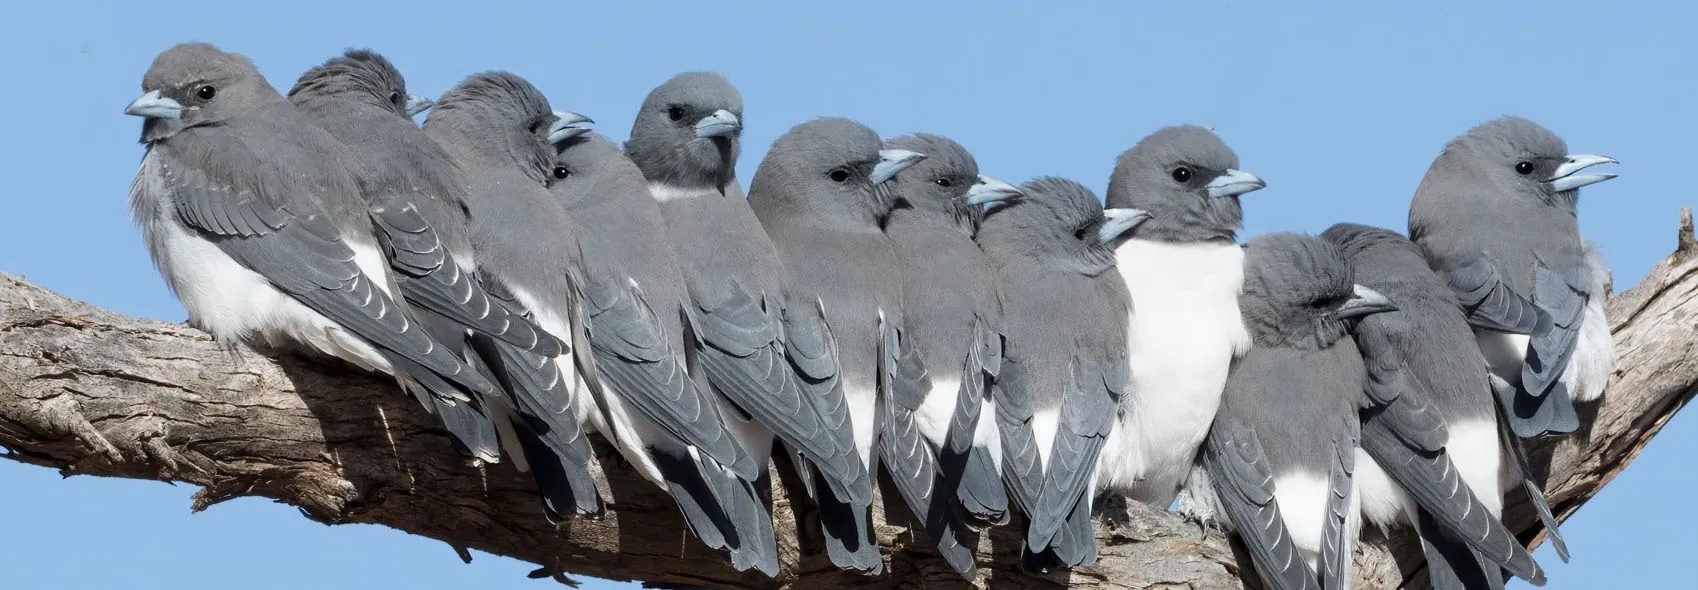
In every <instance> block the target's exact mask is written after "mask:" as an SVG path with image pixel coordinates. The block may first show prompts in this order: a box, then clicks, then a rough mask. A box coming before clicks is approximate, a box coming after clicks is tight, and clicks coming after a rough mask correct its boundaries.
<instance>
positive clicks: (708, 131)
mask: <svg viewBox="0 0 1698 590" xmlns="http://www.w3.org/2000/svg"><path fill="white" fill-rule="evenodd" d="M742 130H743V122H742V121H739V120H737V115H735V114H733V113H732V112H731V111H728V110H725V109H719V110H717V111H714V112H713V114H711V115H708V116H706V117H702V120H700V121H696V137H697V138H706V137H730V136H733V135H736V134H737V132H739V131H742Z"/></svg>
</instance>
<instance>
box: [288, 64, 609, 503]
mask: <svg viewBox="0 0 1698 590" xmlns="http://www.w3.org/2000/svg"><path fill="white" fill-rule="evenodd" d="M408 96H409V95H408V93H407V87H406V81H405V79H404V78H403V77H402V76H401V73H400V71H399V70H397V69H396V68H395V67H394V66H393V65H392V64H390V63H389V61H388V60H387V59H384V58H383V56H381V55H378V54H376V53H373V52H371V51H366V50H350V51H348V52H346V53H345V54H344V55H342V56H339V57H336V58H332V59H330V60H329V61H326V62H325V63H324V64H323V65H321V66H318V67H314V68H312V69H310V70H308V71H307V72H306V73H304V74H302V75H301V77H300V79H298V80H297V81H296V82H295V86H294V88H292V89H291V90H290V91H289V99H290V102H292V103H294V104H295V105H296V107H297V108H298V109H300V111H301V112H302V113H303V114H305V115H306V116H307V118H309V119H311V120H312V121H313V122H314V123H315V124H317V125H318V126H319V127H321V128H323V129H324V130H325V131H328V132H329V133H330V134H331V135H334V136H335V137H336V138H337V139H338V140H340V141H341V142H343V143H344V144H346V145H347V146H348V147H349V148H351V151H352V152H353V153H355V154H357V155H358V165H357V166H354V167H353V171H354V175H355V178H356V180H357V181H358V182H359V185H360V189H361V193H362V194H363V195H364V196H365V198H366V202H367V205H368V206H369V208H370V210H371V215H372V219H373V221H374V222H375V223H376V226H377V227H378V229H379V237H380V238H382V241H383V243H384V245H385V246H386V247H385V251H386V252H389V253H390V256H389V263H390V268H391V269H393V270H394V271H395V272H396V273H397V276H398V277H401V279H402V280H400V281H399V283H400V288H401V292H402V293H403V294H404V295H405V298H406V300H407V301H408V302H410V303H413V304H415V305H417V306H418V316H419V318H420V320H421V321H422V322H423V323H424V325H425V326H426V327H427V328H428V329H429V330H430V332H431V333H432V334H433V335H435V336H436V337H437V338H438V339H439V340H441V341H442V342H444V343H445V344H448V345H450V346H458V347H460V348H461V349H465V348H467V347H470V346H471V344H472V339H473V338H474V336H473V334H471V333H468V331H467V330H468V329H470V330H473V331H475V332H476V335H477V336H476V337H478V338H488V339H490V342H489V343H488V348H489V351H488V354H487V355H485V358H483V359H481V360H482V363H481V365H482V367H483V369H484V370H486V371H488V372H489V373H490V376H491V379H492V380H494V381H496V382H498V383H500V384H501V385H502V386H503V388H504V389H505V390H507V391H508V392H510V395H511V396H512V397H513V398H516V399H524V400H526V401H525V402H524V404H523V406H524V407H526V408H537V407H550V406H563V405H565V404H567V403H569V399H570V393H569V392H568V391H567V390H566V388H567V387H568V386H569V384H567V383H566V382H565V381H564V380H562V379H560V376H559V373H558V371H557V370H555V367H554V365H553V363H551V362H549V359H551V358H553V357H555V356H559V355H560V354H562V353H563V352H564V351H565V348H566V347H565V344H564V343H563V342H562V341H561V340H560V339H559V338H557V337H555V336H554V335H551V334H548V333H547V332H546V331H544V330H542V329H541V328H539V327H537V326H536V325H535V324H533V323H532V322H531V321H530V320H529V319H527V318H525V317H524V316H522V315H519V314H517V313H514V312H513V311H512V310H511V309H509V307H508V305H507V304H505V303H503V302H502V301H501V299H500V298H499V297H494V298H492V297H491V296H490V295H489V293H488V292H486V290H485V289H484V287H483V285H482V282H481V281H480V280H479V279H478V278H477V274H478V272H479V269H478V267H477V256H476V251H475V250H474V249H473V248H472V243H471V238H470V230H469V229H468V220H467V219H466V208H465V204H464V199H465V194H466V183H465V180H464V178H463V177H462V174H461V171H460V169H459V167H458V165H457V164H456V163H455V162H454V161H453V160H452V159H451V158H450V157H449V156H448V154H447V152H445V151H443V149H442V147H441V146H439V145H437V144H436V142H434V141H432V140H431V139H430V138H429V137H428V136H426V135H425V133H424V131H423V130H421V129H419V128H418V127H417V126H416V125H414V124H413V121H412V119H411V118H410V117H409V116H408V114H407V112H408V103H407V100H406V97H408ZM468 352H469V351H468ZM486 401H490V402H494V404H495V406H496V407H495V408H491V409H490V410H491V413H492V414H493V415H491V416H489V417H488V418H484V419H482V420H481V422H490V420H498V421H507V420H509V416H508V415H507V408H512V407H513V406H514V402H513V401H510V400H504V399H494V400H486ZM444 413H445V414H448V413H449V411H448V410H445V411H444ZM479 418H480V416H472V415H469V416H466V417H465V420H467V421H472V420H478V419H479ZM533 421H535V422H541V423H544V424H546V420H545V417H543V416H537V415H535V414H530V415H526V416H523V417H522V418H520V422H519V423H518V424H517V425H516V426H517V428H514V429H510V430H509V428H510V426H512V425H509V424H501V425H500V426H501V428H502V429H503V430H507V431H510V432H513V436H523V437H537V436H539V434H538V433H537V432H536V431H537V430H538V429H537V428H533V427H531V423H532V422H533ZM477 426H480V427H483V428H487V429H489V430H490V432H489V435H488V436H486V437H485V441H484V442H485V444H487V445H489V447H488V448H487V449H486V450H485V452H486V453H489V454H491V455H493V454H494V452H495V448H494V446H493V443H494V442H495V441H494V438H495V437H494V436H493V435H494V431H495V430H496V428H495V426H496V425H495V423H494V422H490V423H489V425H488V426H484V425H483V424H478V425H477ZM542 429H543V430H544V431H546V432H548V433H549V434H550V435H552V436H556V437H560V440H556V441H553V442H552V443H549V444H540V445H525V444H522V443H520V442H519V441H516V440H515V441H512V442H509V443H508V444H509V448H508V452H509V453H510V454H513V455H514V456H515V457H519V458H520V459H521V461H520V465H521V466H522V467H523V468H525V469H528V468H529V463H531V462H535V461H539V460H540V461H548V462H554V463H556V465H555V467H556V468H555V469H551V470H549V471H548V472H547V473H550V474H552V473H559V474H560V478H559V479H556V480H553V481H547V476H546V475H545V476H544V477H539V479H538V483H539V485H542V486H544V488H545V489H543V490H542V491H543V495H544V497H545V498H546V499H547V500H548V505H549V507H550V509H551V511H553V512H555V513H557V514H564V513H572V512H575V513H580V514H600V513H601V512H602V506H601V501H600V498H599V496H598V494H597V492H596V490H595V487H594V481H593V479H592V477H591V476H590V474H589V465H588V462H587V459H588V455H587V447H586V446H584V441H583V440H582V432H581V431H579V430H578V429H577V428H576V424H575V421H574V423H571V424H553V425H545V426H543V427H542ZM539 442H540V441H539ZM551 445H553V446H560V447H562V448H568V449H572V451H571V453H570V455H568V454H558V453H553V452H551V451H547V449H548V448H550V446H551ZM527 447H529V448H535V449H538V450H539V451H541V452H545V453H546V454H544V455H541V456H537V457H526V456H525V450H524V449H525V448H527ZM531 454H533V455H534V454H535V453H531ZM551 483H553V484H565V487H563V488H556V489H547V486H548V485H549V484H551Z"/></svg>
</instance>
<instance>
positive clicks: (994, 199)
mask: <svg viewBox="0 0 1698 590" xmlns="http://www.w3.org/2000/svg"><path fill="white" fill-rule="evenodd" d="M1024 196H1026V193H1022V192H1020V189H1017V188H1014V185H1012V184H1008V183H1006V182H1003V181H1000V180H997V179H995V178H991V177H989V176H983V175H981V176H979V182H977V183H974V184H973V187H972V188H969V189H967V204H968V205H984V204H986V203H1001V202H1003V201H1007V200H1009V199H1018V198H1020V197H1024Z"/></svg>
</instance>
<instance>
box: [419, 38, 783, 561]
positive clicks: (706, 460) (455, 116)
mask: <svg viewBox="0 0 1698 590" xmlns="http://www.w3.org/2000/svg"><path fill="white" fill-rule="evenodd" d="M583 119H584V118H583V117H581V116H572V115H570V114H567V113H557V112H555V111H552V110H551V109H550V107H549V105H548V101H547V99H546V98H544V97H543V96H542V94H541V93H540V92H538V91H537V89H536V88H535V87H533V86H531V84H530V83H529V82H526V81H525V80H524V79H522V78H520V77H518V76H515V75H513V74H510V73H506V72H488V73H483V74H476V75H473V76H471V77H469V78H467V79H466V80H464V81H462V82H461V83H460V84H459V85H457V86H455V87H454V88H453V89H451V90H449V91H448V92H447V93H446V94H444V95H443V96H442V98H441V99H440V100H438V101H437V103H436V106H435V107H434V108H433V109H432V110H431V113H430V116H429V117H428V118H427V119H426V121H425V125H424V128H425V131H426V133H428V134H429V135H430V137H431V138H433V139H435V140H436V141H437V142H438V143H440V144H441V145H442V146H443V147H444V149H446V150H447V151H448V153H449V154H450V155H451V156H452V157H454V158H455V160H456V161H457V162H458V163H459V164H460V166H461V168H462V169H463V170H465V171H466V177H467V181H468V185H469V188H470V190H469V192H468V195H467V199H466V204H467V206H468V207H469V209H470V212H469V216H470V217H471V219H472V220H473V223H472V243H473V247H474V248H476V249H477V251H478V252H479V255H480V257H481V258H483V259H484V266H483V268H484V274H485V284H486V285H490V284H495V285H499V286H500V287H501V288H503V289H504V290H505V291H506V292H509V293H512V294H513V296H514V299H515V300H516V301H518V302H519V304H520V305H521V306H523V308H525V309H528V310H530V311H531V312H532V313H534V314H535V317H536V318H537V323H538V324H539V325H541V326H542V327H543V328H545V329H547V330H549V331H550V332H552V333H556V334H572V340H573V341H574V342H575V343H577V345H575V346H574V347H573V348H574V352H575V357H574V358H567V357H560V358H558V359H556V366H557V367H558V368H559V369H560V370H561V372H562V373H563V374H571V375H573V377H568V381H569V382H570V381H571V380H573V379H574V378H575V379H579V380H581V381H582V383H583V384H584V385H585V387H581V388H580V391H579V393H578V395H575V396H574V399H573V403H572V404H571V405H570V406H569V407H560V408H550V410H552V411H555V412H557V413H559V414H561V415H569V416H572V417H575V418H576V420H577V421H578V423H579V424H589V425H591V426H593V427H594V428H595V429H596V430H597V431H599V432H601V433H602V434H603V435H605V436H606V437H607V438H608V439H609V440H610V441H612V442H613V444H614V446H615V447H617V448H618V449H619V450H620V451H621V453H622V454H623V455H624V457H625V458H626V459H628V460H629V461H630V462H631V463H632V464H633V466H635V467H636V469H637V470H638V472H639V474H641V475H642V476H643V477H645V478H646V479H648V480H649V481H651V482H653V483H655V484H656V485H658V486H661V487H662V488H663V489H667V490H668V491H670V492H671V493H672V495H673V498H674V499H675V500H676V501H677V502H678V504H679V508H680V511H681V512H683V514H684V516H685V519H686V521H687V522H688V523H689V525H690V526H691V528H692V529H693V530H694V531H695V532H696V535H697V537H698V538H699V539H701V540H702V541H703V542H704V543H706V544H708V545H709V546H711V547H713V548H716V549H730V550H732V552H733V554H734V556H736V555H740V554H741V553H742V549H743V544H744V542H745V541H746V540H744V539H740V538H739V537H738V535H737V531H736V530H735V529H734V528H733V523H732V518H733V516H734V515H733V514H727V510H728V509H727V507H726V506H725V505H724V504H723V502H722V501H721V500H720V498H719V497H718V495H719V494H718V493H717V492H718V491H723V490H720V489H719V488H721V483H722V482H724V481H725V478H728V477H734V476H739V475H741V476H746V477H748V478H753V477H754V470H755V469H754V465H753V463H752V462H750V461H749V459H748V457H747V455H746V454H744V453H742V452H741V450H740V449H738V447H737V446H736V445H735V444H732V443H731V441H730V438H729V435H728V434H727V433H726V432H725V430H724V427H723V425H721V424H720V422H719V416H718V413H717V412H716V411H715V408H714V406H713V405H712V404H711V403H710V402H708V401H707V400H706V399H705V398H704V397H703V396H701V395H700V394H699V392H698V391H697V390H696V389H695V387H694V385H693V384H692V383H691V382H690V381H689V380H688V378H687V377H686V376H685V375H684V370H683V367H681V366H680V365H679V363H678V362H677V359H676V357H675V356H674V351H672V350H671V348H670V345H669V343H668V342H667V341H666V339H665V338H664V336H663V335H662V334H663V333H664V328H662V327H661V320H660V319H659V316H658V315H657V313H656V312H655V311H654V307H653V306H652V305H651V304H650V303H649V301H648V300H647V299H646V298H645V297H644V295H643V292H642V289H641V287H640V286H639V285H635V284H633V283H631V282H629V281H626V280H620V279H618V278H609V277H608V276H606V275H605V273H603V271H601V270H600V269H595V268H589V269H586V268H585V267H584V266H583V263H584V260H583V255H582V250H581V249H582V246H581V244H580V243H579V236H580V235H582V233H583V230H582V229H581V228H579V227H577V226H576V224H574V223H573V221H572V219H571V218H570V217H568V216H567V214H566V211H565V209H564V208H563V207H561V206H560V204H559V203H558V202H557V201H556V200H555V198H554V197H553V196H552V195H551V194H550V193H549V192H548V190H547V188H546V186H547V180H548V178H550V177H551V176H553V172H554V170H555V168H556V166H555V159H556V154H555V150H554V147H553V146H552V145H551V144H550V142H551V141H553V140H556V139H565V138H568V137H570V136H571V135H573V134H574V133H576V132H571V131H568V130H567V124H569V123H570V122H571V121H573V120H580V121H581V120H583ZM586 270H587V271H588V272H585V271H586ZM585 390H587V393H588V394H589V395H584V393H586V391H585ZM568 412H569V414H568ZM732 512H735V510H732Z"/></svg>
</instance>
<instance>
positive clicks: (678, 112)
mask: <svg viewBox="0 0 1698 590" xmlns="http://www.w3.org/2000/svg"><path fill="white" fill-rule="evenodd" d="M666 118H668V119H672V120H674V121H682V120H684V107H672V108H669V109H666Z"/></svg>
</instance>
